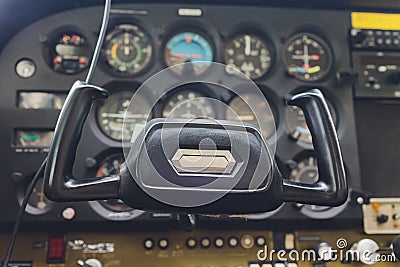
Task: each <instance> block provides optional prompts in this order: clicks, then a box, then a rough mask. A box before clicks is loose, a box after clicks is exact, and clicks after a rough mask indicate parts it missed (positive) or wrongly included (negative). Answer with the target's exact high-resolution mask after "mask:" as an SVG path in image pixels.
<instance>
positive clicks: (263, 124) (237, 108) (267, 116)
mask: <svg viewBox="0 0 400 267" xmlns="http://www.w3.org/2000/svg"><path fill="white" fill-rule="evenodd" d="M229 107H230V108H227V109H226V119H227V120H232V121H242V122H246V123H249V124H252V125H254V126H256V127H257V128H262V129H260V130H261V133H262V135H263V136H264V137H265V138H266V139H268V138H270V137H271V136H272V135H273V134H274V133H275V119H274V114H273V113H272V110H271V108H270V106H269V104H268V102H265V101H264V99H261V98H259V97H257V96H256V95H255V94H251V93H249V94H243V95H241V96H240V97H239V96H236V97H235V98H233V99H232V101H231V102H230V103H229ZM254 109H257V110H254ZM255 114H259V115H261V117H260V118H256V115H255ZM257 119H259V120H261V121H260V123H259V121H257Z"/></svg>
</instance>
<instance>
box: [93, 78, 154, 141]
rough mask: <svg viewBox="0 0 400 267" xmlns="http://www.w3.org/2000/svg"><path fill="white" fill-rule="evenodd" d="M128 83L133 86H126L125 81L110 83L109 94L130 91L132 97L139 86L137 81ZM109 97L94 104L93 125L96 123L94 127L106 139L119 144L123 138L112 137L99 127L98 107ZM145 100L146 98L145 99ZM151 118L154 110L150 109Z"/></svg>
mask: <svg viewBox="0 0 400 267" xmlns="http://www.w3.org/2000/svg"><path fill="white" fill-rule="evenodd" d="M130 84H132V85H133V86H131V87H128V85H127V84H126V83H114V84H112V85H110V89H109V92H110V96H111V95H115V94H119V93H124V92H131V99H132V96H133V95H134V94H135V92H136V90H137V89H138V88H139V87H140V84H139V83H137V82H133V83H130ZM106 88H107V86H106ZM108 100H109V99H106V100H103V101H99V102H98V103H97V104H96V106H95V108H94V111H95V112H94V120H95V125H96V128H97V129H98V131H99V132H101V134H102V135H103V136H104V137H105V138H107V139H108V140H111V141H112V142H117V143H118V144H119V145H121V143H122V142H124V141H123V140H121V139H115V138H112V137H111V136H110V135H108V134H107V133H106V132H105V131H104V130H103V128H102V127H101V123H100V121H99V116H98V115H99V112H100V108H101V107H102V106H104V103H105V101H108ZM146 100H147V99H146ZM147 102H148V103H149V105H150V102H149V101H148V100H147ZM150 115H151V118H150V119H152V118H154V110H153V109H152V111H151V114H150Z"/></svg>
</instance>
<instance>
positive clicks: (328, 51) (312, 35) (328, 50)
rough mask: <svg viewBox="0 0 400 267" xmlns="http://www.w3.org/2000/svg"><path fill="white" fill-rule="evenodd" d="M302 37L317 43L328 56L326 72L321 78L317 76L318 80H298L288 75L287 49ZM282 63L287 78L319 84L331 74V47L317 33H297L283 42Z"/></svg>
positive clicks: (332, 59)
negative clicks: (304, 36) (305, 36)
mask: <svg viewBox="0 0 400 267" xmlns="http://www.w3.org/2000/svg"><path fill="white" fill-rule="evenodd" d="M302 35H307V36H308V37H310V38H312V39H314V40H315V41H317V42H318V43H319V44H320V45H321V46H322V47H324V48H325V52H326V54H327V56H328V65H327V67H326V69H327V71H325V72H323V74H322V75H321V76H319V78H318V79H315V80H309V79H305V78H300V77H299V76H296V75H293V74H290V73H289V72H288V67H289V62H288V61H287V48H288V46H289V45H290V44H291V43H292V42H293V41H294V40H296V39H298V38H299V37H301V36H302ZM282 61H283V65H284V67H285V73H286V74H287V76H289V77H292V78H294V79H296V80H298V81H301V82H306V83H314V82H320V81H323V80H325V79H327V77H328V76H329V74H330V73H331V72H332V69H333V65H334V55H333V52H332V47H331V46H330V45H329V42H327V41H326V39H324V38H323V37H321V36H320V35H319V34H318V33H314V32H313V31H298V32H296V33H294V34H292V35H291V36H290V37H288V38H287V39H286V40H285V43H284V45H283V47H282Z"/></svg>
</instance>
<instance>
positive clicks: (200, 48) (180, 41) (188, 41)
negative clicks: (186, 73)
mask: <svg viewBox="0 0 400 267" xmlns="http://www.w3.org/2000/svg"><path fill="white" fill-rule="evenodd" d="M164 58H165V63H166V64H167V66H168V67H171V66H174V65H176V64H180V63H185V62H192V63H195V64H191V66H193V71H194V73H195V74H196V75H198V74H201V73H203V72H204V71H205V70H207V69H208V67H209V66H210V65H211V62H212V61H213V59H214V55H213V49H212V46H211V44H210V42H209V41H208V40H207V39H206V38H205V37H204V36H202V35H200V34H198V33H194V32H182V33H178V34H176V35H174V36H172V37H171V38H170V39H169V40H168V41H167V42H166V45H165V50H164ZM173 71H174V72H176V73H177V74H181V73H182V72H183V66H182V68H179V67H177V68H173Z"/></svg>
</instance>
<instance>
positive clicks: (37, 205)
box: [18, 177, 54, 215]
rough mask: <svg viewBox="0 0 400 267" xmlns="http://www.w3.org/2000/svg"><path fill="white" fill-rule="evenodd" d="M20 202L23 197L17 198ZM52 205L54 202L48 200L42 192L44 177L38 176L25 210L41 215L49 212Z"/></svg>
mask: <svg viewBox="0 0 400 267" xmlns="http://www.w3.org/2000/svg"><path fill="white" fill-rule="evenodd" d="M18 201H19V203H20V204H22V201H23V198H21V199H19V200H18ZM53 206H54V202H52V201H51V200H49V199H48V198H47V197H46V196H45V194H44V179H43V177H42V178H39V180H38V181H37V183H36V185H35V187H34V188H33V191H32V195H31V197H30V198H29V200H28V204H27V206H26V209H25V211H26V212H27V213H29V214H31V215H41V214H45V213H47V212H49V211H50V210H51V209H52V208H53Z"/></svg>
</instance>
